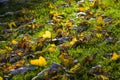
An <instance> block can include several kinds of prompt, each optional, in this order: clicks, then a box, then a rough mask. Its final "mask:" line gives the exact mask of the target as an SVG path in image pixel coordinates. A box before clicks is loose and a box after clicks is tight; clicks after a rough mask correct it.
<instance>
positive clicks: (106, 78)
mask: <svg viewBox="0 0 120 80" xmlns="http://www.w3.org/2000/svg"><path fill="white" fill-rule="evenodd" d="M100 78H101V79H102V80H109V78H108V77H106V76H104V75H100Z"/></svg>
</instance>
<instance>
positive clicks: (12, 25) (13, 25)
mask: <svg viewBox="0 0 120 80" xmlns="http://www.w3.org/2000/svg"><path fill="white" fill-rule="evenodd" d="M8 26H9V27H10V29H12V27H16V24H15V22H10V23H8Z"/></svg>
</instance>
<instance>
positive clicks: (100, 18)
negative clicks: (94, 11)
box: [97, 16, 104, 24]
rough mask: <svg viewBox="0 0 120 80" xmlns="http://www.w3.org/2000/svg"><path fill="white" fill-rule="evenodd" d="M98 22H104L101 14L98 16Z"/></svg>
mask: <svg viewBox="0 0 120 80" xmlns="http://www.w3.org/2000/svg"><path fill="white" fill-rule="evenodd" d="M97 23H99V24H103V23H104V21H103V18H102V16H99V17H98V18H97Z"/></svg>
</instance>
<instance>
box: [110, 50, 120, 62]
mask: <svg viewBox="0 0 120 80" xmlns="http://www.w3.org/2000/svg"><path fill="white" fill-rule="evenodd" d="M119 57H120V56H119V55H118V54H117V53H115V52H114V53H113V55H112V57H111V60H114V61H115V60H117V59H118V58H119Z"/></svg>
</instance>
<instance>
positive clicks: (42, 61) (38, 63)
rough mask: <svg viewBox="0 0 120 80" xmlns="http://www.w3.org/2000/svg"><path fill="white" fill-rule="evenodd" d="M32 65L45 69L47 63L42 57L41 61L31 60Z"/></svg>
mask: <svg viewBox="0 0 120 80" xmlns="http://www.w3.org/2000/svg"><path fill="white" fill-rule="evenodd" d="M30 64H32V65H36V66H41V67H43V66H45V65H46V64H47V61H46V59H45V58H44V57H42V56H40V57H39V59H34V60H31V61H30Z"/></svg>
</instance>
